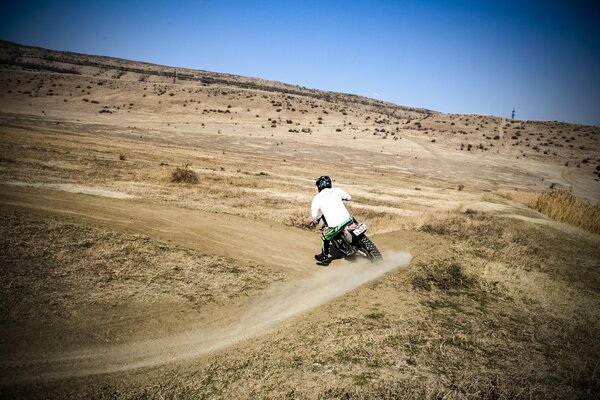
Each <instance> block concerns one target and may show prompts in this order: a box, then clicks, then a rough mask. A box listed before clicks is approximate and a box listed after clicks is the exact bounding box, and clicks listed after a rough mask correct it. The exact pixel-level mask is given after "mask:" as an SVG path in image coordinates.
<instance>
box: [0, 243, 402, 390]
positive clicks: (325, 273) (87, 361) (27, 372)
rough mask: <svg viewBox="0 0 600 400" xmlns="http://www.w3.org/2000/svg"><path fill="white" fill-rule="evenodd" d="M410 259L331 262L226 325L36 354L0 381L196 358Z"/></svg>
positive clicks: (385, 256)
mask: <svg viewBox="0 0 600 400" xmlns="http://www.w3.org/2000/svg"><path fill="white" fill-rule="evenodd" d="M411 257H412V256H411V255H410V254H409V253H402V252H400V253H384V254H383V260H382V261H379V262H377V263H372V262H370V261H368V260H360V261H356V262H354V263H346V262H343V261H334V262H333V263H332V264H331V266H329V267H316V268H318V269H316V270H315V271H314V272H313V274H312V275H311V276H310V277H308V278H305V279H303V280H298V281H293V282H289V283H284V284H282V285H280V286H278V287H275V288H273V289H272V290H271V291H269V292H268V293H267V294H266V295H264V296H262V297H260V298H259V299H257V300H256V301H255V302H254V303H252V304H249V306H248V309H247V311H242V312H241V315H242V317H241V318H240V319H238V320H237V321H236V322H233V323H232V324H230V325H227V326H220V327H217V328H214V329H210V330H208V329H202V328H200V329H195V330H189V331H186V332H183V333H180V334H177V335H173V336H169V337H163V338H160V339H153V340H142V341H138V342H133V343H128V344H120V345H112V346H102V347H93V348H88V349H85V350H83V349H82V350H78V351H73V350H71V351H66V352H63V353H60V354H56V353H54V354H46V355H41V354H38V355H37V357H35V358H34V359H29V360H13V361H8V360H6V361H0V366H2V367H4V368H6V367H10V368H11V369H12V373H11V376H10V377H9V376H4V377H3V379H0V381H1V382H4V383H6V382H13V383H14V382H25V381H36V380H54V379H62V378H68V377H81V376H89V375H97V374H105V373H115V372H121V371H128V370H134V369H138V368H146V367H155V366H159V365H162V364H165V363H170V362H175V361H182V360H186V359H191V358H194V357H198V356H201V355H203V354H206V353H209V352H212V351H215V350H219V349H222V348H224V347H227V346H230V345H232V344H235V343H238V342H240V341H242V340H245V339H249V338H252V337H255V336H258V335H259V334H261V333H264V332H266V331H268V330H269V329H270V328H273V327H275V326H276V325H277V324H278V323H280V322H282V321H285V320H287V319H290V318H293V317H295V316H298V315H301V314H302V313H304V312H307V311H309V310H311V309H313V308H316V307H318V306H321V305H323V304H326V303H328V302H330V301H332V300H333V299H335V298H337V297H339V296H342V295H343V294H345V293H348V292H350V291H351V290H353V289H356V288H357V287H359V286H361V285H363V284H365V283H367V282H370V281H373V280H375V279H377V278H379V277H381V276H383V275H384V274H385V273H387V272H390V271H392V270H395V269H397V268H405V267H407V266H408V264H409V263H410V260H411Z"/></svg>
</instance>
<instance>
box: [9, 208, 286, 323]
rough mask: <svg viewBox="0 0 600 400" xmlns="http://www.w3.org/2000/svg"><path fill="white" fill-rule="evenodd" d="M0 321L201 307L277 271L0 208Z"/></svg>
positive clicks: (264, 282)
mask: <svg viewBox="0 0 600 400" xmlns="http://www.w3.org/2000/svg"><path fill="white" fill-rule="evenodd" d="M0 249H1V251H0V265H2V270H1V271H0V277H1V281H2V282H3V290H2V292H3V296H2V299H1V300H0V310H1V313H0V315H1V316H2V318H1V319H2V322H7V321H13V322H14V321H24V320H38V321H40V320H47V321H49V322H52V321H53V320H55V319H56V318H64V319H66V320H70V319H71V318H73V319H74V320H76V319H77V318H78V317H79V316H80V315H81V313H85V312H86V309H87V308H91V309H95V308H97V307H103V306H104V307H106V308H109V309H110V308H111V307H112V306H113V305H115V304H128V305H129V306H130V307H134V306H136V305H137V306H139V307H146V306H149V305H150V306H151V305H152V304H157V303H163V304H171V306H173V307H175V306H176V305H177V304H179V305H181V306H185V307H191V308H196V309H198V308H201V307H203V306H205V305H209V304H212V303H215V302H218V303H220V304H222V303H225V302H227V301H230V300H232V299H234V298H236V297H239V296H247V295H248V294H251V293H254V292H257V291H260V290H262V289H264V288H266V287H267V286H269V285H270V284H271V283H272V282H273V281H274V280H277V279H280V278H281V276H280V275H278V274H277V273H274V272H265V271H263V270H261V269H260V268H251V267H248V266H242V265H240V264H238V263H235V262H234V261H232V260H229V259H226V258H223V257H217V256H212V255H202V254H197V253H195V252H192V251H190V250H187V249H183V248H179V247H177V246H173V245H170V244H166V243H160V242H156V241H153V240H151V239H150V238H148V237H146V236H140V235H125V234H119V233H115V232H110V231H107V230H103V229H96V228H91V227H85V226H81V225H78V224H74V223H69V222H65V221H59V220H57V219H54V218H43V219H42V218H39V217H35V216H32V215H28V214H26V213H21V212H10V211H6V210H3V211H2V212H0Z"/></svg>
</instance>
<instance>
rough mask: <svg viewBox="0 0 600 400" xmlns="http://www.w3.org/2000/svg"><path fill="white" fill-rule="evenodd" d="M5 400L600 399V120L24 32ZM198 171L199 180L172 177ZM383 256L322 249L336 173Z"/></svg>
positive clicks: (3, 88)
mask: <svg viewBox="0 0 600 400" xmlns="http://www.w3.org/2000/svg"><path fill="white" fill-rule="evenodd" d="M0 55H1V57H0V61H1V63H0V219H1V220H2V223H1V224H0V230H1V236H0V248H1V251H0V265H1V270H0V276H1V280H0V283H1V287H2V298H1V299H0V309H1V310H2V313H1V314H0V315H1V316H2V318H1V320H0V332H1V334H0V371H1V372H0V395H1V396H2V397H11V398H15V397H22V398H377V399H379V398H440V397H442V398H515V397H517V398H521V397H538V398H539V397H554V398H578V397H579V398H586V397H587V398H596V397H598V395H599V394H600V392H599V390H600V385H599V377H598V376H599V374H600V370H599V369H600V364H599V360H600V348H599V345H598V341H597V337H598V334H599V331H600V329H599V328H600V312H599V311H598V310H600V304H599V303H600V296H599V293H600V282H599V278H600V275H599V272H598V268H599V261H598V260H600V246H599V245H598V244H599V238H598V236H597V235H592V234H589V233H585V232H583V231H581V230H579V229H576V228H573V227H569V226H567V225H564V224H559V223H556V222H553V221H550V220H548V219H547V218H545V217H544V216H543V215H541V214H539V213H537V212H535V211H533V210H531V209H528V208H527V207H525V206H523V205H521V204H519V203H516V202H514V201H511V200H508V199H506V198H505V197H502V196H500V195H499V191H503V190H510V191H513V192H514V191H516V192H517V193H524V192H540V191H543V190H548V189H549V188H550V187H564V188H569V189H570V190H572V191H573V193H575V194H577V195H579V196H582V197H585V198H587V199H590V200H591V201H593V202H597V201H598V198H599V197H600V184H599V182H598V179H599V172H598V171H599V169H600V168H599V167H598V165H599V162H600V145H599V144H598V139H599V137H600V135H599V133H600V129H599V128H597V127H590V126H583V125H573V124H565V123H560V122H534V121H511V120H507V119H503V118H497V117H487V116H477V115H448V114H441V113H436V112H432V111H429V110H421V109H413V108H407V107H398V106H394V105H391V104H388V103H383V102H379V101H376V100H372V99H367V98H362V97H358V96H351V95H345V94H337V93H329V92H322V91H318V90H311V89H306V88H301V87H296V86H290V85H285V84H282V83H278V82H270V81H264V80H258V79H251V78H243V77H237V76H231V75H224V74H215V73H209V72H205V71H192V70H184V69H177V68H171V67H164V66H156V65H151V64H144V63H139V62H131V61H126V60H116V59H110V58H103V57H93V56H85V55H78V54H71V53H59V52H52V51H48V50H43V49H35V48H28V47H22V46H17V45H13V44H10V43H6V42H0ZM182 165H187V166H188V168H190V169H191V170H192V171H194V172H195V173H196V174H197V176H198V182H197V183H195V184H178V183H173V182H171V179H170V177H171V174H172V172H173V171H174V169H175V168H176V167H181V166H182ZM322 174H328V175H331V176H332V177H333V178H334V185H339V186H340V187H343V188H344V189H345V190H346V191H347V192H349V193H350V194H352V196H353V200H354V201H353V202H351V203H349V205H348V206H349V208H350V210H351V211H352V213H353V214H354V215H355V216H356V217H357V218H358V219H359V220H361V221H364V222H366V223H367V224H368V225H369V231H368V233H369V236H370V237H371V238H372V239H373V241H374V242H375V243H376V244H377V245H378V247H379V248H380V249H381V250H382V253H383V255H384V262H382V263H381V264H377V265H373V264H370V263H367V262H356V263H349V262H345V261H341V260H338V261H336V262H334V263H333V264H332V265H331V266H330V267H329V268H322V267H318V266H316V265H315V264H314V260H313V258H312V255H313V254H314V253H315V252H316V251H317V250H318V248H319V236H318V232H315V231H310V230H308V229H307V228H306V227H305V224H306V222H307V220H308V209H309V205H310V200H311V198H312V196H313V195H314V193H315V188H314V180H315V178H316V177H317V176H319V175H322Z"/></svg>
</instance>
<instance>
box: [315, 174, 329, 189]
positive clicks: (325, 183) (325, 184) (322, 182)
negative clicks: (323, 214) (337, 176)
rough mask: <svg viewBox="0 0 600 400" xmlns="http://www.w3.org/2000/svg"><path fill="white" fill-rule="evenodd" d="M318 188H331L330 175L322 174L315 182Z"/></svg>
mask: <svg viewBox="0 0 600 400" xmlns="http://www.w3.org/2000/svg"><path fill="white" fill-rule="evenodd" d="M315 185H316V186H317V188H319V192H320V191H321V190H323V189H325V188H329V189H331V178H330V177H328V176H320V177H319V178H318V179H317V181H316V182H315Z"/></svg>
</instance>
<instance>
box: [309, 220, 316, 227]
mask: <svg viewBox="0 0 600 400" xmlns="http://www.w3.org/2000/svg"><path fill="white" fill-rule="evenodd" d="M315 225H316V224H315V221H314V220H313V219H312V218H311V219H310V222H309V223H308V227H309V228H314V227H315Z"/></svg>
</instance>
